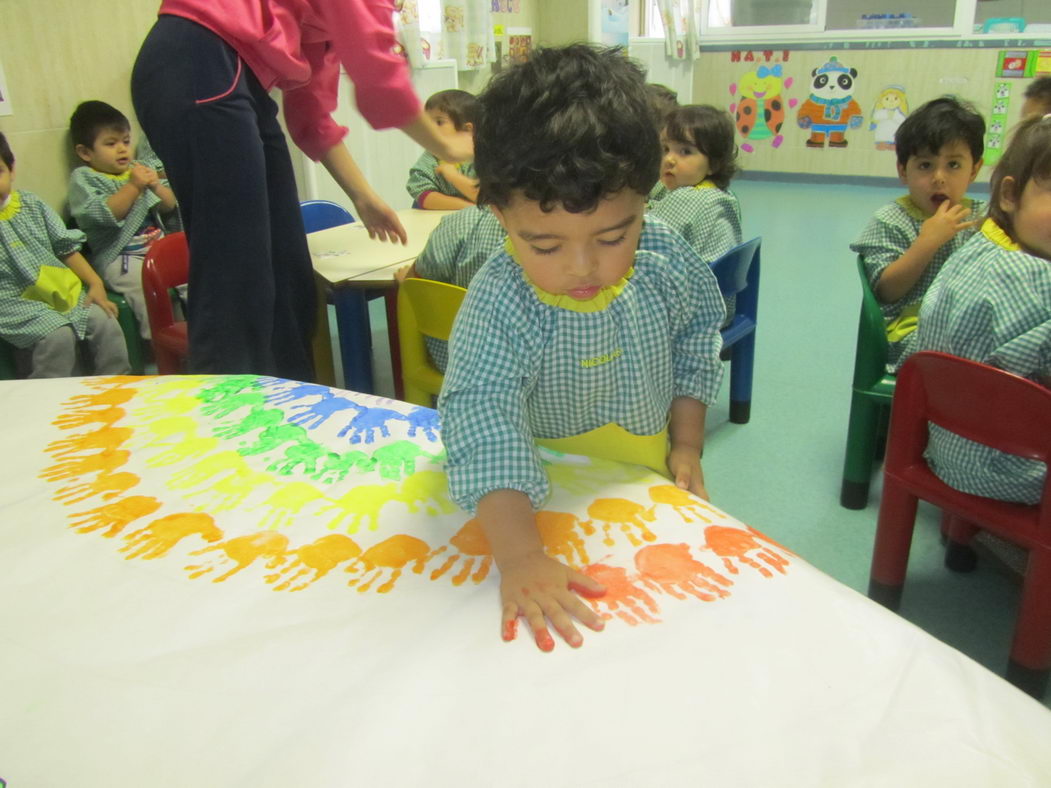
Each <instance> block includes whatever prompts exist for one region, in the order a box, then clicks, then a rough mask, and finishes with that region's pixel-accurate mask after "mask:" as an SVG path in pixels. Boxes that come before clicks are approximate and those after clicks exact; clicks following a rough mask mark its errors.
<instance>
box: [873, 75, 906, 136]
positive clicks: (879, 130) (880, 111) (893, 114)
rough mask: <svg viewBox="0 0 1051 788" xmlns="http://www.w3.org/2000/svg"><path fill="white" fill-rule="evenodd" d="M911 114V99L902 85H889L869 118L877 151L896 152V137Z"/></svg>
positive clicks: (882, 91) (878, 98)
mask: <svg viewBox="0 0 1051 788" xmlns="http://www.w3.org/2000/svg"><path fill="white" fill-rule="evenodd" d="M908 114H909V99H908V98H907V97H906V95H905V88H903V87H902V86H901V85H887V87H885V88H883V90H881V91H880V94H879V96H878V97H877V98H876V103H875V105H874V106H873V107H872V114H871V115H870V116H869V131H874V132H875V133H876V134H875V137H876V139H875V143H876V150H894V135H895V133H897V131H898V127H899V126H900V125H901V124H902V123H904V122H905V116H906V115H908Z"/></svg>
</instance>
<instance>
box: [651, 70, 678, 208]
mask: <svg viewBox="0 0 1051 788" xmlns="http://www.w3.org/2000/svg"><path fill="white" fill-rule="evenodd" d="M646 92H647V93H649V96H650V112H652V113H653V124H654V125H655V126H656V127H657V131H660V130H661V129H663V128H664V121H665V119H666V118H667V117H668V114H669V113H670V112H671V111H672V110H674V109H678V107H679V94H678V93H676V92H675V91H674V90H672V89H671V88H669V87H668V86H667V85H661V84H660V83H658V82H650V83H648V84H647V85H646ZM663 193H664V186H663V185H662V184H661V182H660V181H657V182H656V183H655V184H653V188H652V189H650V194H649V198H648V199H650V200H652V199H654V198H655V197H656V196H657V195H659V194H663Z"/></svg>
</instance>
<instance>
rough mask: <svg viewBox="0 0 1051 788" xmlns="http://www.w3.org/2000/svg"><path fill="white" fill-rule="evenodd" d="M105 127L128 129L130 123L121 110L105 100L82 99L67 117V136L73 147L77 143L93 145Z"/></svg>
mask: <svg viewBox="0 0 1051 788" xmlns="http://www.w3.org/2000/svg"><path fill="white" fill-rule="evenodd" d="M107 129H117V130H120V131H130V130H131V123H129V122H128V118H127V117H126V116H125V115H124V113H123V112H121V111H120V110H119V109H117V108H116V107H113V106H111V105H109V104H107V103H106V102H105V101H82V102H81V103H80V104H78V105H77V108H76V109H75V110H73V114H72V115H71V116H70V118H69V136H70V137H71V138H72V140H73V147H74V148H75V147H76V146H77V145H83V146H84V147H85V148H93V147H95V140H96V139H98V136H99V134H101V133H102V132H103V131H106V130H107Z"/></svg>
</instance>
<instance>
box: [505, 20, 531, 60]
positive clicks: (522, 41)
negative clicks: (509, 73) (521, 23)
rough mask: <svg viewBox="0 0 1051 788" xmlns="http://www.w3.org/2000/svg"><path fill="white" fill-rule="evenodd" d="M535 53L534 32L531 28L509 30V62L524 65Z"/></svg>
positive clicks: (510, 28) (511, 28)
mask: <svg viewBox="0 0 1051 788" xmlns="http://www.w3.org/2000/svg"><path fill="white" fill-rule="evenodd" d="M532 51H533V30H532V28H529V27H509V28H507V62H509V63H524V62H525V61H526V60H528V59H529V53H530V52H532Z"/></svg>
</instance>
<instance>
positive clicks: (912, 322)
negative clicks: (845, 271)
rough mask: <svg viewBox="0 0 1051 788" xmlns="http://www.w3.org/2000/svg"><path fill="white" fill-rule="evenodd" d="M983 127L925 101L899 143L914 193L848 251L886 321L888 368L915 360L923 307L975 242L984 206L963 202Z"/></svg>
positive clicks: (880, 215)
mask: <svg viewBox="0 0 1051 788" xmlns="http://www.w3.org/2000/svg"><path fill="white" fill-rule="evenodd" d="M984 135H985V121H984V120H982V116H981V115H979V114H978V113H977V112H976V111H975V110H974V108H973V107H972V106H970V105H969V104H965V103H963V102H961V101H959V100H957V99H955V98H953V97H951V96H944V97H942V98H937V99H934V100H933V101H928V102H927V103H926V104H924V105H923V106H922V107H920V108H919V109H917V110H916V111H915V112H913V113H912V114H911V115H909V116H908V117H907V118H906V119H905V121H904V122H903V123H902V124H901V126H900V127H899V128H898V131H897V133H896V134H895V135H894V144H895V149H896V151H897V156H898V177H899V178H900V179H901V182H902V183H903V184H905V185H906V186H907V187H908V189H909V193H908V194H907V195H906V196H904V197H899V198H898V199H897V200H895V201H894V202H892V203H890V204H889V205H885V206H883V207H882V208H880V209H879V210H878V211H876V214H875V215H874V216H873V217H872V219H871V220H870V221H869V223H868V226H867V227H866V228H865V230H864V232H862V234H861V237H860V238H858V240H857V241H855V242H854V243H852V244H851V245H850V248H851V250H852V251H854V252H856V253H858V254H859V255H861V259H862V260H863V261H864V264H865V271H866V273H867V274H868V279H869V284H870V285H871V286H872V289H873V291H874V292H875V294H876V299H877V300H878V301H879V303H880V309H881V310H882V311H883V317H884V319H885V320H886V321H887V339H888V340H889V342H890V356H889V359H888V365H887V366H888V367H889V368H890V369H891V370H892V371H896V370H898V369H899V368H900V367H901V365H902V364H904V363H905V359H906V358H908V356H909V355H910V354H911V353H913V352H914V350H915V344H916V337H915V335H914V332H915V330H916V320H917V316H918V315H919V312H920V303H921V302H922V301H923V297H924V294H925V293H926V292H927V289H928V288H929V287H930V286H931V282H933V281H934V278H935V277H936V276H937V274H938V271H940V270H941V268H942V265H944V264H945V261H946V260H948V259H949V255H951V254H952V253H953V252H955V251H956V250H957V249H959V248H960V247H962V246H963V245H964V243H966V242H967V240H968V239H969V238H970V237H971V236H972V235H974V232H975V227H976V225H977V224H978V222H979V221H980V220H981V218H982V216H983V214H984V213H985V211H986V207H987V204H986V202H985V201H984V200H972V199H970V198H968V197H966V196H965V195H966V194H967V187H968V186H970V185H971V183H972V182H973V181H974V179H975V176H977V175H978V170H979V168H980V167H981V166H982V153H983V152H984V150H985V143H984Z"/></svg>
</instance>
